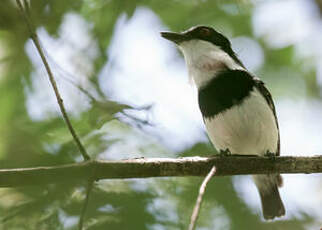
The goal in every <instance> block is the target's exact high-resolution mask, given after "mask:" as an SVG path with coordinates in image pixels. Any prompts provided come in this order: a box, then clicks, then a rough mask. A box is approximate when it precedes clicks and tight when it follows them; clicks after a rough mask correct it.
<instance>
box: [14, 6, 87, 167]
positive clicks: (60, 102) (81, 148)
mask: <svg viewBox="0 0 322 230" xmlns="http://www.w3.org/2000/svg"><path fill="white" fill-rule="evenodd" d="M16 2H17V5H18V8H19V10H20V12H21V14H22V16H23V18H24V19H25V22H26V24H27V26H28V30H29V32H30V37H31V40H32V41H33V43H34V44H35V46H36V49H37V51H38V53H39V55H40V57H41V60H42V62H43V64H44V66H45V68H46V71H47V73H48V77H49V81H50V83H51V86H52V87H53V90H54V92H55V96H56V99H57V102H58V105H59V108H60V111H61V113H62V116H63V118H64V121H65V123H66V125H67V127H68V129H69V131H70V133H71V135H72V136H73V138H74V141H75V142H76V145H77V147H78V149H79V151H80V152H81V154H82V156H83V158H84V160H85V161H87V160H89V159H90V157H89V155H88V154H87V152H86V150H85V148H84V146H83V145H82V143H81V141H80V139H79V138H78V136H77V134H76V132H75V130H74V128H73V126H72V124H71V122H70V119H69V117H68V114H67V112H66V109H65V106H64V102H63V99H62V97H61V96H60V93H59V90H58V87H57V83H56V80H55V78H54V75H53V73H52V71H51V69H50V66H49V64H48V61H47V59H46V57H45V54H44V52H43V49H42V47H41V45H40V42H39V38H38V35H37V33H36V32H35V29H34V27H33V25H32V22H31V20H30V18H29V16H28V13H27V12H26V10H25V8H26V9H27V10H28V11H29V10H30V9H29V6H28V5H25V6H23V4H22V2H21V0H16Z"/></svg>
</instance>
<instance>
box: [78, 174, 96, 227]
mask: <svg viewBox="0 0 322 230" xmlns="http://www.w3.org/2000/svg"><path fill="white" fill-rule="evenodd" d="M93 185H94V180H93V179H92V178H90V179H89V180H88V183H87V187H86V198H85V201H84V205H83V208H82V212H81V215H80V218H79V222H78V230H82V229H83V223H84V219H85V213H86V209H87V206H88V201H89V197H90V194H91V191H92V189H93Z"/></svg>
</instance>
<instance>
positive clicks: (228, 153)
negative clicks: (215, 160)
mask: <svg viewBox="0 0 322 230" xmlns="http://www.w3.org/2000/svg"><path fill="white" fill-rule="evenodd" d="M230 155H231V152H230V150H229V149H228V148H227V149H225V150H222V149H221V150H220V152H219V156H221V157H225V156H230Z"/></svg>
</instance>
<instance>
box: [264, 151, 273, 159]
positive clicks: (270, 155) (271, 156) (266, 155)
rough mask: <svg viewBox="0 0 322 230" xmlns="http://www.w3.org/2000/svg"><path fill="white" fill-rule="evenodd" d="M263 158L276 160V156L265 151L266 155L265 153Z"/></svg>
mask: <svg viewBox="0 0 322 230" xmlns="http://www.w3.org/2000/svg"><path fill="white" fill-rule="evenodd" d="M264 156H265V157H269V158H270V159H272V160H275V158H276V154H275V153H272V152H270V151H268V150H267V151H266V153H265V155H264Z"/></svg>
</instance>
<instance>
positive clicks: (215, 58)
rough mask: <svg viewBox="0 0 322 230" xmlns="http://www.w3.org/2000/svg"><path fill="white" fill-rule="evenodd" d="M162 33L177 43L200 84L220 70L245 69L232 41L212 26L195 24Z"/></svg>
mask: <svg viewBox="0 0 322 230" xmlns="http://www.w3.org/2000/svg"><path fill="white" fill-rule="evenodd" d="M161 36H162V37H163V38H165V39H167V40H170V41H172V42H174V43H175V44H177V45H178V47H179V49H180V50H181V51H182V53H183V55H184V57H185V60H186V63H187V66H188V70H189V75H190V77H192V78H193V80H194V81H195V83H196V84H197V86H202V85H203V84H205V83H206V82H208V81H209V80H211V79H212V78H213V77H215V75H216V72H218V71H221V70H224V69H244V66H243V64H242V63H241V62H240V61H239V59H238V58H237V56H236V55H235V53H234V51H233V50H232V48H231V44H230V42H229V40H228V39H227V38H226V37H225V36H224V35H222V34H221V33H219V32H217V31H216V30H214V29H213V28H211V27H208V26H195V27H192V28H190V29H189V30H187V31H184V32H181V33H175V32H161Z"/></svg>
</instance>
